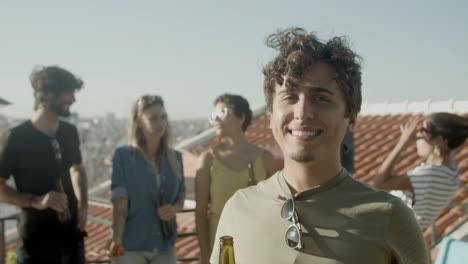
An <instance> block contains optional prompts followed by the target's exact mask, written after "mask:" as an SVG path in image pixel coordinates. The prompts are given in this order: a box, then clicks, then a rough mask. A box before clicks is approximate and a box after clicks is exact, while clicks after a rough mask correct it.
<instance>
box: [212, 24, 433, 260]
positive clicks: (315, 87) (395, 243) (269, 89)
mask: <svg viewBox="0 0 468 264" xmlns="http://www.w3.org/2000/svg"><path fill="white" fill-rule="evenodd" d="M267 45H268V46H270V47H273V48H276V49H277V50H279V55H278V56H277V57H276V58H275V59H273V61H272V62H270V63H269V64H267V65H266V67H265V68H264V75H265V82H264V90H265V96H266V101H267V105H268V107H269V109H270V111H271V122H270V127H271V129H272V131H273V135H274V137H275V139H276V141H277V143H278V145H279V146H280V148H281V150H282V152H283V155H284V169H283V170H282V171H280V172H278V173H276V174H275V175H273V176H272V177H271V178H269V179H268V180H265V181H263V182H260V183H259V184H257V185H256V186H253V187H249V188H247V189H243V190H240V191H238V192H237V193H236V194H235V195H234V196H233V197H232V198H231V199H230V200H229V201H228V203H227V204H226V206H225V207H224V210H223V212H222V215H221V219H220V222H219V225H218V231H217V235H216V237H217V238H218V239H219V238H220V237H221V236H225V235H228V236H233V237H234V252H235V258H236V261H237V263H258V264H263V263H265V264H267V263H268V264H270V263H296V264H302V263H333V264H337V263H360V264H366V263H412V264H414V263H429V260H428V252H427V249H426V245H425V242H424V239H423V236H422V234H421V231H420V229H419V227H418V225H417V223H416V220H415V218H414V215H413V213H412V212H411V210H410V209H409V208H408V207H407V206H406V205H404V204H403V203H402V201H400V200H399V199H397V198H395V197H393V196H391V195H390V194H387V193H386V192H383V191H378V190H376V189H373V188H372V187H369V186H368V185H367V184H364V183H362V182H360V181H358V180H356V179H354V178H353V177H351V176H350V174H349V173H348V172H347V171H346V170H344V169H342V165H341V162H340V148H341V143H342V140H343V137H344V136H345V133H346V132H347V131H352V129H353V126H354V123H355V120H356V115H357V113H358V112H359V110H360V106H361V68H360V64H359V57H358V56H357V55H356V54H355V53H354V52H353V51H351V50H350V49H349V47H348V45H347V42H346V39H345V38H338V37H335V38H332V39H331V40H329V41H327V42H321V41H320V40H318V39H317V37H316V36H315V35H314V34H311V33H307V32H306V31H304V30H302V29H299V28H294V29H287V30H284V31H279V32H278V33H276V34H273V35H271V36H270V37H269V38H268V39H267ZM218 254H219V244H218V243H215V247H214V249H213V251H212V256H211V263H212V264H213V263H218V258H219V256H218Z"/></svg>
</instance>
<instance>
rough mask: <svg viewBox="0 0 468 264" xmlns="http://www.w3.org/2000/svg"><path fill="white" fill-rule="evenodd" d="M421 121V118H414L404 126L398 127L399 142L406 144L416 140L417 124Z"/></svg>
mask: <svg viewBox="0 0 468 264" xmlns="http://www.w3.org/2000/svg"><path fill="white" fill-rule="evenodd" d="M422 120H423V117H421V116H419V117H415V118H412V119H410V120H409V121H408V122H406V123H405V124H402V125H400V132H401V136H400V141H401V142H402V143H408V142H409V141H414V140H416V133H417V127H418V124H419V123H420V122H421V121H422Z"/></svg>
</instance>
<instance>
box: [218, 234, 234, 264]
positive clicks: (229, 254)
mask: <svg viewBox="0 0 468 264" xmlns="http://www.w3.org/2000/svg"><path fill="white" fill-rule="evenodd" d="M235 263H236V261H235V259H234V241H233V238H232V236H223V237H221V238H220V239H219V264H235Z"/></svg>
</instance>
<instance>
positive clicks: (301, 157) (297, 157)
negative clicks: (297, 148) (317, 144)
mask: <svg viewBox="0 0 468 264" xmlns="http://www.w3.org/2000/svg"><path fill="white" fill-rule="evenodd" d="M289 157H290V158H291V159H292V160H294V161H296V162H298V163H308V162H311V161H314V160H315V156H314V154H312V153H310V152H305V151H303V152H296V153H291V154H290V155H289Z"/></svg>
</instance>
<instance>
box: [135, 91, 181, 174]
mask: <svg viewBox="0 0 468 264" xmlns="http://www.w3.org/2000/svg"><path fill="white" fill-rule="evenodd" d="M155 105H160V106H162V107H164V100H163V99H162V97H160V96H158V95H143V96H141V97H140V98H138V100H137V101H136V102H135V104H134V105H133V108H132V118H131V121H130V127H129V133H128V136H129V144H130V145H131V146H132V147H134V148H135V149H137V150H139V152H141V154H142V155H143V157H144V158H145V159H146V160H147V155H146V153H145V151H144V150H145V147H146V139H145V135H144V134H143V131H142V129H141V127H140V126H139V125H138V119H139V118H140V116H141V114H142V112H143V111H144V110H146V109H148V108H150V107H152V106H155ZM170 140H171V128H170V124H169V121H168V122H167V126H166V131H165V132H164V135H163V136H162V137H161V139H160V142H159V148H158V150H157V152H156V161H160V160H161V159H162V158H163V157H164V155H167V159H168V161H169V165H170V166H171V170H172V173H173V174H174V175H175V176H177V177H182V174H181V168H182V165H181V164H180V162H179V161H178V160H177V156H176V151H175V150H174V149H172V148H171V147H170ZM147 162H148V160H147Z"/></svg>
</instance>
